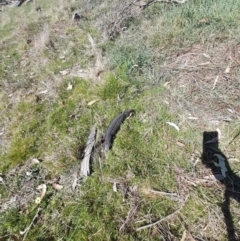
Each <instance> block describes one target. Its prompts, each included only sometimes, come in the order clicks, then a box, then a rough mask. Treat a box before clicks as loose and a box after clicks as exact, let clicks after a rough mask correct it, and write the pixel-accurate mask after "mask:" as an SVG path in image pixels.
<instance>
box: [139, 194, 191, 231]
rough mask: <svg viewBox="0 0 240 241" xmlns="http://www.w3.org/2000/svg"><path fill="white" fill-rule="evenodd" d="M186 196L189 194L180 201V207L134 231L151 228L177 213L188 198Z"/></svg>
mask: <svg viewBox="0 0 240 241" xmlns="http://www.w3.org/2000/svg"><path fill="white" fill-rule="evenodd" d="M188 197H189V195H187V196H186V198H185V200H184V202H183V203H182V205H181V206H180V208H179V209H177V210H176V211H175V212H173V213H171V214H169V215H168V216H166V217H164V218H162V219H160V220H158V221H156V222H154V223H150V224H148V225H145V226H142V227H139V228H137V229H136V231H140V230H143V229H146V228H151V227H153V226H155V225H157V224H159V223H161V222H163V221H166V220H168V219H170V218H172V217H173V216H175V215H176V214H177V213H179V212H180V211H181V210H182V208H183V207H184V205H185V203H186V202H187V200H188Z"/></svg>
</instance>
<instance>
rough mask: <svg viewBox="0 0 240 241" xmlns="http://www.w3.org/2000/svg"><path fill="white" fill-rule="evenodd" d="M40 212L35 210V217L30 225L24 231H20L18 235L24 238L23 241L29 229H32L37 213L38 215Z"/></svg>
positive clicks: (39, 209)
mask: <svg viewBox="0 0 240 241" xmlns="http://www.w3.org/2000/svg"><path fill="white" fill-rule="evenodd" d="M41 210H42V209H41V208H38V210H37V212H36V214H35V216H34V217H33V219H32V222H31V223H30V225H29V226H28V227H27V228H25V230H24V231H20V234H21V235H24V236H23V241H24V240H25V238H26V237H27V234H28V232H29V230H30V228H31V227H32V225H33V223H34V221H35V219H36V218H37V217H38V213H39V212H40V211H41Z"/></svg>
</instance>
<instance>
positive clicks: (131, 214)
mask: <svg viewBox="0 0 240 241" xmlns="http://www.w3.org/2000/svg"><path fill="white" fill-rule="evenodd" d="M136 192H137V187H136V186H135V187H133V188H132V190H131V191H130V195H132V198H131V207H130V210H129V211H128V214H127V217H126V219H125V221H124V222H123V224H122V225H121V227H120V229H119V231H120V232H123V231H124V230H125V229H127V228H128V227H129V226H130V224H131V222H132V220H133V219H134V217H135V215H136V213H137V210H138V208H139V206H140V201H139V198H138V196H137V194H136Z"/></svg>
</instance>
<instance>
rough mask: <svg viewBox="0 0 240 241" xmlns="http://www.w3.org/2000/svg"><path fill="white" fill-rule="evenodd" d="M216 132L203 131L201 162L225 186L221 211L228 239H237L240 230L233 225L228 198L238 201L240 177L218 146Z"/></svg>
mask: <svg viewBox="0 0 240 241" xmlns="http://www.w3.org/2000/svg"><path fill="white" fill-rule="evenodd" d="M218 140H219V139H218V132H216V131H212V132H207V131H205V132H203V152H202V163H203V164H204V165H205V166H206V167H207V168H210V169H211V171H212V173H213V175H214V176H215V178H216V179H217V180H218V181H219V182H221V183H222V185H224V186H225V188H224V201H223V203H222V212H223V215H224V219H225V224H226V228H227V235H228V241H239V240H240V232H239V230H236V228H235V227H234V222H233V217H232V214H231V212H230V198H233V199H235V200H236V201H237V202H240V177H239V176H237V175H236V174H234V172H233V171H232V169H231V167H230V165H229V162H228V160H227V158H226V156H225V155H224V154H223V153H222V152H221V150H220V149H219V147H218V144H219V142H218Z"/></svg>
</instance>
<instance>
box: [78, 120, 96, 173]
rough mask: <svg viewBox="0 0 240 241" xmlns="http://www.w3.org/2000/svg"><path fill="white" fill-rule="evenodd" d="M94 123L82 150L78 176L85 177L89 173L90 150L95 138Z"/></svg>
mask: <svg viewBox="0 0 240 241" xmlns="http://www.w3.org/2000/svg"><path fill="white" fill-rule="evenodd" d="M96 133H97V129H96V124H95V125H94V126H93V127H92V130H91V133H90V135H89V136H88V140H87V144H86V147H85V150H84V153H85V154H84V158H83V160H82V163H81V170H80V176H81V177H87V176H88V175H90V158H91V154H92V150H93V147H94V144H95V140H96Z"/></svg>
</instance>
